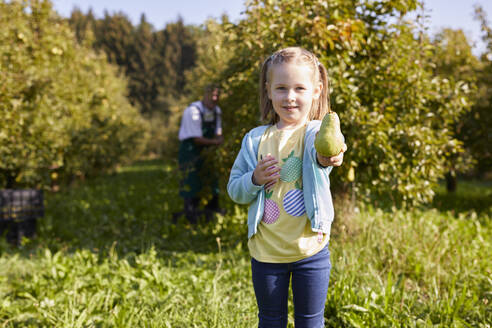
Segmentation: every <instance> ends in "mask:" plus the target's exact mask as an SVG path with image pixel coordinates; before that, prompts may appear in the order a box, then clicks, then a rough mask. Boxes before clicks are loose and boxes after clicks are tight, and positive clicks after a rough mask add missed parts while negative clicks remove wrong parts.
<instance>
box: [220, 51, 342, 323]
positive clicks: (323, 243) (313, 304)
mask: <svg viewBox="0 0 492 328" xmlns="http://www.w3.org/2000/svg"><path fill="white" fill-rule="evenodd" d="M260 90H261V91H260V106H261V116H262V119H263V120H267V121H268V122H269V124H268V125H263V126H259V127H257V128H254V129H252V130H251V131H249V132H248V133H247V134H246V135H245V137H244V138H243V142H242V146H241V150H240V151H239V154H238V156H237V158H236V160H235V162H234V166H233V167H232V170H231V174H230V178H229V183H228V185H227V190H228V192H229V195H230V197H231V198H232V200H233V201H235V202H237V203H240V204H249V212H248V238H249V240H248V248H249V251H250V254H251V257H252V259H251V270H252V276H253V287H254V290H255V294H256V300H257V303H258V309H259V314H258V317H259V327H268V328H270V327H286V326H287V299H288V290H289V284H290V279H291V278H292V294H293V300H294V312H295V313H294V317H295V326H296V327H316V328H319V327H323V326H324V306H325V300H326V295H327V291H328V282H329V274H330V269H331V263H330V253H329V250H328V241H329V237H330V226H331V222H332V221H333V216H334V212H333V203H332V199H331V193H330V179H329V174H330V171H331V169H332V168H333V166H340V165H341V164H342V161H343V152H344V151H345V150H346V148H347V147H346V146H344V149H343V150H342V151H341V152H340V154H339V155H337V156H334V157H330V158H327V157H323V156H321V155H319V154H317V153H316V150H315V148H314V139H315V136H316V133H317V131H318V130H319V127H320V121H319V119H322V118H323V116H324V115H325V114H326V113H327V112H328V111H329V107H330V104H329V89H328V76H327V72H326V69H325V67H324V66H323V65H322V64H321V63H320V62H319V61H318V59H317V58H316V57H315V56H314V55H313V54H312V53H311V52H309V51H307V50H305V49H302V48H298V47H291V48H286V49H282V50H279V51H277V52H276V53H274V54H273V55H272V56H270V57H269V58H268V59H267V60H266V61H265V62H264V63H263V66H262V68H261V81H260Z"/></svg>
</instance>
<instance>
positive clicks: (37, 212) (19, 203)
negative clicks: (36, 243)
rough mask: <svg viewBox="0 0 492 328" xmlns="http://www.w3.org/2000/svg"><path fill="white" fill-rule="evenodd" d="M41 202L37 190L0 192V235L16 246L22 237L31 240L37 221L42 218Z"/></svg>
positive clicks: (42, 204) (39, 192) (42, 202)
mask: <svg viewBox="0 0 492 328" xmlns="http://www.w3.org/2000/svg"><path fill="white" fill-rule="evenodd" d="M43 200H44V199H43V191H42V190H38V189H3V190H0V234H1V235H4V234H6V237H7V240H8V241H9V242H11V243H13V244H16V245H19V244H20V242H21V240H22V237H24V236H25V237H28V238H32V237H33V236H34V235H35V233H36V221H37V219H38V218H40V217H43V216H44V201H43Z"/></svg>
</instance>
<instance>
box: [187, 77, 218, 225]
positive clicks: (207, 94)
mask: <svg viewBox="0 0 492 328" xmlns="http://www.w3.org/2000/svg"><path fill="white" fill-rule="evenodd" d="M219 96H220V90H219V88H218V87H217V86H214V85H208V86H206V87H205V90H204V94H203V98H202V100H200V101H195V102H193V103H191V104H190V105H189V106H188V107H187V108H186V109H185V110H184V113H183V117H182V119H181V125H180V128H179V141H180V145H179V157H178V161H179V168H180V171H181V174H182V180H181V185H180V191H179V194H180V196H181V197H182V198H183V200H184V214H185V216H186V218H187V219H188V221H189V222H190V223H192V224H195V223H196V222H197V220H198V217H199V215H200V213H201V211H200V210H199V205H200V200H201V198H202V197H203V196H204V195H203V194H204V193H211V195H212V198H211V199H210V200H209V201H208V203H207V205H206V206H205V214H206V218H207V220H210V218H211V215H212V213H213V212H222V211H221V210H220V208H219V187H218V181H217V178H216V176H217V175H216V169H215V168H214V167H213V165H212V163H210V161H207V158H206V157H205V156H204V150H205V149H206V148H208V147H215V146H218V145H220V144H222V142H223V141H224V138H223V137H222V120H221V110H220V108H219V106H217V103H218V101H219ZM207 198H208V197H207ZM178 214H180V213H178Z"/></svg>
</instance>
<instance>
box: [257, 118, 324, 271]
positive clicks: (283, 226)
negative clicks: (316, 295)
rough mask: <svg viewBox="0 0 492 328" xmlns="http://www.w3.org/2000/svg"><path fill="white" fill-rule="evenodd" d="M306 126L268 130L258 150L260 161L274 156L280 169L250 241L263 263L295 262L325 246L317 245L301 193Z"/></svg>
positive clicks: (318, 243)
mask: <svg viewBox="0 0 492 328" xmlns="http://www.w3.org/2000/svg"><path fill="white" fill-rule="evenodd" d="M305 131H306V126H301V127H299V128H296V129H292V130H279V129H277V127H276V126H271V127H269V128H268V129H267V130H266V131H265V133H264V134H263V136H262V138H261V141H260V145H259V147H258V159H260V158H261V157H265V156H267V154H271V155H272V156H274V157H275V158H276V159H277V160H278V162H279V163H278V164H277V165H278V166H280V167H281V171H280V179H279V180H278V181H277V183H276V184H274V185H273V186H272V185H266V186H265V198H266V199H265V206H264V213H263V219H262V221H261V222H260V224H259V226H258V231H257V233H256V234H255V235H254V236H253V237H252V238H251V239H250V240H249V242H248V246H249V249H250V254H251V256H253V257H254V258H255V259H256V260H258V261H263V262H273V263H282V262H293V261H297V260H300V259H303V258H306V257H308V256H311V255H313V254H315V253H317V252H318V251H319V250H321V249H322V248H323V247H324V246H326V244H327V242H328V239H327V238H323V240H322V242H321V243H320V242H319V241H318V237H317V234H316V233H315V232H313V231H312V230H311V225H310V221H309V219H308V218H307V216H306V209H305V207H304V195H303V190H302V156H303V153H304V135H305Z"/></svg>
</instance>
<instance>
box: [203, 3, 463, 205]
mask: <svg viewBox="0 0 492 328" xmlns="http://www.w3.org/2000/svg"><path fill="white" fill-rule="evenodd" d="M418 5H419V2H418V1H416V0H395V1H382V0H381V1H362V0H357V1H348V0H345V1H340V0H329V1H321V0H319V1H316V0H312V1H301V2H299V1H294V0H283V1H279V0H268V1H267V0H253V1H249V2H248V4H247V7H246V10H245V18H244V19H243V20H241V21H239V22H238V23H237V24H233V23H230V22H226V23H223V24H222V29H223V32H222V33H224V34H225V37H224V38H223V39H224V42H223V43H221V44H217V45H212V46H218V47H220V48H221V49H223V50H221V52H222V53H227V54H228V57H226V58H230V59H229V60H228V61H227V62H225V63H224V64H223V68H222V69H221V70H220V72H219V73H213V76H211V78H210V79H215V80H220V81H222V83H223V86H224V89H225V90H224V94H225V97H223V100H222V107H223V108H224V114H223V118H224V122H225V123H224V130H225V133H226V134H227V138H226V140H227V142H226V144H225V147H226V148H225V151H226V154H230V155H229V156H222V157H218V160H220V161H222V164H223V166H224V167H231V166H232V162H233V160H234V154H237V152H238V148H239V146H240V142H241V138H242V137H243V135H244V134H245V132H246V131H248V130H249V129H251V128H252V127H254V126H256V125H258V124H259V121H258V117H259V109H258V80H259V78H258V75H259V68H260V65H261V63H262V62H263V61H264V60H265V59H266V58H267V56H269V55H270V54H271V53H273V52H274V51H276V50H278V49H280V48H283V47H287V46H301V47H304V48H306V49H308V50H311V51H313V52H314V53H315V54H316V55H317V56H318V57H319V58H320V61H321V62H322V63H323V64H324V65H325V66H326V67H327V69H328V72H329V75H330V80H331V103H332V107H333V110H334V111H336V112H337V113H338V114H339V116H340V119H341V125H342V131H343V132H344V134H345V137H346V140H347V144H348V147H349V149H348V151H347V152H346V154H345V160H344V165H343V166H342V167H341V168H337V169H336V170H334V171H333V173H332V174H333V183H334V185H335V186H336V187H337V189H338V190H340V189H344V187H346V186H348V185H349V179H348V176H347V173H348V172H349V170H350V169H351V168H352V169H354V170H355V181H354V182H353V183H352V185H353V187H354V188H355V190H356V191H357V194H358V195H360V196H361V197H363V198H365V199H368V200H372V201H373V202H380V203H381V204H382V203H383V202H385V200H386V201H387V203H388V205H391V206H393V205H394V206H399V205H404V204H406V205H412V204H418V203H423V202H426V201H429V200H430V199H431V198H432V196H433V188H432V187H433V186H434V185H435V184H436V183H437V181H438V179H439V178H441V177H443V175H444V174H445V172H446V166H445V152H446V151H457V149H459V148H460V144H459V142H458V141H457V140H456V139H455V138H454V136H453V133H452V124H453V122H455V120H456V118H457V117H459V116H460V115H461V114H462V113H463V112H464V111H465V108H466V86H465V85H464V84H462V83H455V82H454V81H451V80H448V79H444V78H441V77H439V76H437V77H436V76H435V75H434V74H433V69H432V65H431V60H430V59H431V58H432V54H433V49H434V46H433V45H432V44H431V43H430V41H429V38H428V37H427V36H426V35H425V33H424V32H423V31H422V30H419V29H418V28H417V27H418V25H416V24H415V22H414V21H412V20H410V19H407V18H406V17H407V16H408V15H407V14H408V13H410V12H411V11H414V10H416V9H417V7H418ZM207 60H208V58H206V57H205V58H204V57H201V58H200V60H199V62H198V65H197V67H201V66H203V65H204V64H205V63H206V62H207ZM211 73H212V72H211ZM226 178H227V175H225V179H226Z"/></svg>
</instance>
